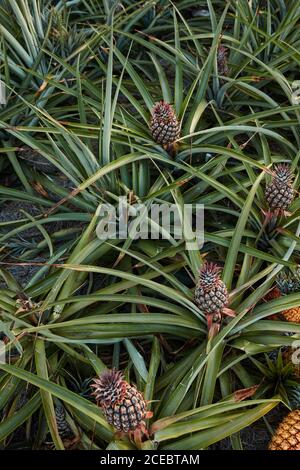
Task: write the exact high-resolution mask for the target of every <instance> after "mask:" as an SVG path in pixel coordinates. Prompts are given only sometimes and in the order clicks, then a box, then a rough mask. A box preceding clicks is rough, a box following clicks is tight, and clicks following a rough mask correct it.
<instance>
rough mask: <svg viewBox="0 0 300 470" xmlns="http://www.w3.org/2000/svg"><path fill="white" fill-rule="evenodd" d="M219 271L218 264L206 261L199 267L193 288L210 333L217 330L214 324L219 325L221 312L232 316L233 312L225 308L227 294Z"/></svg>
mask: <svg viewBox="0 0 300 470" xmlns="http://www.w3.org/2000/svg"><path fill="white" fill-rule="evenodd" d="M220 272H221V268H220V267H219V266H218V265H216V264H215V263H208V262H206V263H205V264H204V265H203V266H202V268H201V269H200V277H199V282H198V284H197V286H196V289H195V302H196V304H197V305H198V307H199V309H200V310H202V311H203V313H204V314H205V315H206V317H207V323H208V329H209V331H210V332H211V334H212V335H214V334H215V333H216V332H217V331H218V330H219V326H216V325H220V322H221V319H222V314H225V315H230V316H234V312H233V311H232V310H230V309H228V308H227V306H228V302H229V295H228V291H227V287H226V286H225V284H224V282H223V281H222V280H221V278H220ZM213 330H214V331H213Z"/></svg>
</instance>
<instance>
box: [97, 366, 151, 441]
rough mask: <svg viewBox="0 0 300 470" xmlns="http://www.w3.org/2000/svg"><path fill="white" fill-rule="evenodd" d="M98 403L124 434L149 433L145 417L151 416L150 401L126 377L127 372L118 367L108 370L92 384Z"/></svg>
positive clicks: (113, 424) (111, 422) (107, 418)
mask: <svg viewBox="0 0 300 470" xmlns="http://www.w3.org/2000/svg"><path fill="white" fill-rule="evenodd" d="M91 387H92V388H93V389H94V392H93V395H94V396H95V398H96V401H97V404H98V405H100V406H101V408H102V411H103V413H104V416H105V418H106V420H107V422H108V423H109V424H111V425H112V426H113V427H114V428H116V430H117V431H118V432H119V433H120V434H124V433H125V434H128V435H130V436H133V437H134V440H136V441H139V440H141V436H142V434H144V435H146V436H148V432H147V429H146V424H145V419H147V418H151V416H152V413H151V412H150V411H147V402H146V401H145V399H144V397H143V395H142V393H141V392H139V391H138V389H137V388H136V387H135V386H132V385H130V384H129V383H128V382H126V380H124V374H123V373H122V372H121V371H117V370H115V369H112V370H106V371H104V372H103V373H102V374H101V375H100V377H99V378H96V379H94V383H93V384H92V385H91Z"/></svg>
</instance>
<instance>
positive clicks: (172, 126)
mask: <svg viewBox="0 0 300 470" xmlns="http://www.w3.org/2000/svg"><path fill="white" fill-rule="evenodd" d="M151 114H152V118H151V122H150V130H151V134H152V136H153V139H154V140H155V141H156V142H157V143H158V144H162V145H171V144H173V143H174V142H175V140H177V139H178V137H179V134H180V123H179V121H178V119H177V116H176V114H175V111H174V109H173V106H172V105H170V104H169V103H166V102H165V101H159V102H158V103H155V105H154V107H153V109H152V113H151Z"/></svg>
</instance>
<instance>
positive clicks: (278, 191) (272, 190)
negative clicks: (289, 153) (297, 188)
mask: <svg viewBox="0 0 300 470" xmlns="http://www.w3.org/2000/svg"><path fill="white" fill-rule="evenodd" d="M292 180H293V173H292V171H291V169H290V166H289V165H286V164H279V165H277V166H275V168H274V171H273V177H272V181H271V183H270V184H268V185H267V186H266V189H265V196H266V200H267V202H268V205H269V207H270V209H272V210H280V211H285V210H287V209H288V208H289V206H290V204H291V203H292V202H293V199H294V189H293V186H292Z"/></svg>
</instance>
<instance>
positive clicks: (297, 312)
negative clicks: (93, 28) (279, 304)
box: [280, 307, 300, 323]
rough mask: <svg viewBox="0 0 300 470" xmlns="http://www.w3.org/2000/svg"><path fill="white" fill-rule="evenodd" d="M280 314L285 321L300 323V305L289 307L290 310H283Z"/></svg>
mask: <svg viewBox="0 0 300 470" xmlns="http://www.w3.org/2000/svg"><path fill="white" fill-rule="evenodd" d="M280 315H281V317H282V318H283V320H285V321H288V322H292V323H300V307H294V308H289V309H288V310H283V312H281V314H280Z"/></svg>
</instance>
